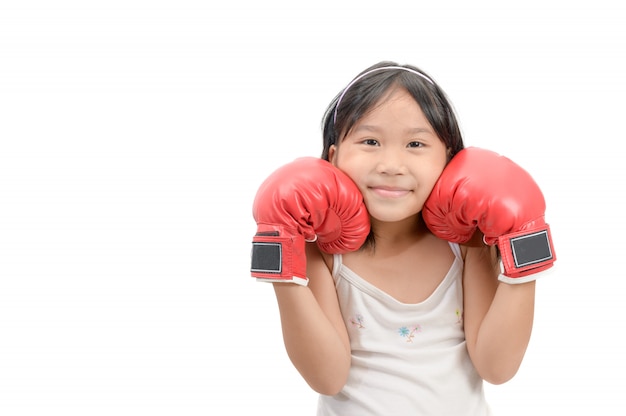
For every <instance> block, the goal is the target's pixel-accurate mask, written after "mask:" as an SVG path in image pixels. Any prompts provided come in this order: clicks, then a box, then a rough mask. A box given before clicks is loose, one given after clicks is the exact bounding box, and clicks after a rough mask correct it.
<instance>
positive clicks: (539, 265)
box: [422, 147, 556, 283]
mask: <svg viewBox="0 0 626 416" xmlns="http://www.w3.org/2000/svg"><path fill="white" fill-rule="evenodd" d="M545 210H546V203H545V200H544V197H543V194H542V193H541V190H540V189H539V187H538V186H537V184H536V183H535V181H534V180H533V178H532V177H531V176H530V175H529V174H528V172H526V171H525V170H524V169H522V168H521V167H520V166H518V165H516V164H515V163H513V162H512V161H511V160H509V159H507V158H506V157H504V156H501V155H499V154H497V153H494V152H492V151H489V150H484V149H479V148H473V147H470V148H467V149H464V150H461V151H460V152H459V153H458V154H456V155H455V156H454V158H452V160H451V161H450V163H448V165H447V166H446V168H445V169H444V171H443V173H442V174H441V176H440V177H439V180H438V181H437V183H436V184H435V187H434V188H433V190H432V192H431V194H430V196H429V197H428V200H427V201H426V203H425V204H424V209H423V211H422V215H423V217H424V221H425V222H426V224H427V225H428V227H429V228H430V230H431V231H432V232H433V233H434V234H435V235H436V236H438V237H439V238H442V239H445V240H448V241H452V242H457V243H465V242H467V241H468V240H470V238H471V237H472V235H473V234H474V232H475V231H476V228H478V229H480V231H481V232H482V233H483V234H484V240H485V243H487V244H489V245H494V244H497V245H498V248H499V249H500V254H501V257H502V264H503V266H504V276H500V280H502V281H504V282H507V283H523V282H527V281H530V280H534V279H535V278H536V276H534V274H535V273H537V272H540V271H542V270H545V269H548V268H550V267H552V265H553V263H554V261H555V260H556V254H555V253H554V249H553V246H552V236H551V234H550V227H549V226H548V224H546V222H545V219H544V214H545Z"/></svg>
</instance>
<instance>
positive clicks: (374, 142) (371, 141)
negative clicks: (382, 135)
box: [361, 139, 378, 146]
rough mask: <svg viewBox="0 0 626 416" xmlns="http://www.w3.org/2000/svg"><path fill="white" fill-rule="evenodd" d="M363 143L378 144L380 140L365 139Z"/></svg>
mask: <svg viewBox="0 0 626 416" xmlns="http://www.w3.org/2000/svg"><path fill="white" fill-rule="evenodd" d="M361 143H363V144H366V145H368V146H378V140H376V139H365V140H363V141H362V142H361Z"/></svg>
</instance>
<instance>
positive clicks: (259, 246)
mask: <svg viewBox="0 0 626 416" xmlns="http://www.w3.org/2000/svg"><path fill="white" fill-rule="evenodd" d="M282 264H283V247H282V244H280V243H262V242H253V243H252V267H251V269H250V271H251V272H256V273H271V274H280V273H282Z"/></svg>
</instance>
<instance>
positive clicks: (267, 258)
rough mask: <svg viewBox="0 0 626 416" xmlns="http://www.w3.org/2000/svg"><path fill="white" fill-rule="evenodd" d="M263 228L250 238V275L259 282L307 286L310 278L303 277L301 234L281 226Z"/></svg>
mask: <svg viewBox="0 0 626 416" xmlns="http://www.w3.org/2000/svg"><path fill="white" fill-rule="evenodd" d="M263 228H265V229H264V230H262V231H261V230H259V231H257V234H256V235H255V236H254V238H253V239H252V262H251V267H250V273H251V275H252V277H254V278H256V280H257V281H260V282H272V283H281V282H285V283H296V284H299V285H303V286H306V285H307V284H308V282H309V279H307V277H306V254H305V249H304V247H305V243H304V237H302V236H301V235H298V234H297V233H290V232H286V230H285V229H284V228H283V227H263ZM268 228H271V229H268Z"/></svg>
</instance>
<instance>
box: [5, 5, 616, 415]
mask: <svg viewBox="0 0 626 416" xmlns="http://www.w3.org/2000/svg"><path fill="white" fill-rule="evenodd" d="M364 4H371V5H368V6H365V5H364ZM505 4H506V5H505ZM517 4H519V5H517ZM620 4H621V3H619V2H609V1H602V0H600V1H594V2H578V1H572V2H567V3H562V2H550V1H547V0H543V1H527V2H523V3H508V2H495V1H494V2H481V1H478V2H456V3H455V2H447V1H441V2H435V1H428V2H426V1H415V0H413V1H388V2H375V3H368V2H360V1H359V2H357V1H345V2H342V1H316V2H305V3H301V2H275V1H263V2H254V1H246V2H241V1H240V2H238V1H233V2H224V1H217V2H206V1H186V0H178V1H166V0H161V1H159V0H156V1H136V0H125V1H112V0H109V1H78V0H77V1H54V2H52V1H50V2H48V1H38V2H33V1H2V2H0V414H1V415H3V416H5V415H6V416H12V415H48V414H63V415H67V416H69V415H151V416H156V415H190V416H191V415H218V414H219V415H222V414H224V415H226V414H228V415H230V414H232V415H239V414H246V413H247V414H250V413H252V412H253V413H252V414H257V412H263V414H265V413H266V412H267V413H268V414H270V413H271V414H277V415H291V414H298V415H305V414H314V409H315V401H316V395H315V393H313V392H312V391H311V390H310V389H309V388H308V386H307V385H306V384H305V383H304V382H303V381H302V379H301V378H300V376H299V375H298V374H297V373H296V372H295V370H294V369H293V368H292V366H291V364H290V363H289V361H288V359H287V357H286V354H285V352H284V348H283V345H282V338H281V333H280V327H279V321H278V315H277V310H276V305H275V300H274V296H273V292H272V289H271V287H270V286H268V285H265V284H261V283H257V282H254V281H253V280H252V279H251V278H250V275H249V253H250V241H251V238H252V235H253V234H254V232H255V224H254V221H253V219H252V216H251V204H252V199H253V197H254V193H255V191H256V188H257V186H258V185H259V184H260V182H261V181H262V179H264V178H265V176H266V175H267V174H269V173H270V172H271V171H272V170H274V169H275V168H277V167H278V166H279V165H281V164H282V163H286V162H288V161H290V160H292V159H294V158H296V157H299V156H303V155H310V156H318V155H319V153H320V151H321V133H320V121H321V118H322V114H323V111H324V110H325V108H326V105H327V104H328V103H329V102H330V100H331V99H332V97H333V96H334V95H335V94H336V93H337V92H339V90H340V89H342V88H343V87H344V86H345V85H346V84H347V83H348V82H349V81H350V80H351V79H352V77H353V76H355V75H356V74H357V73H358V72H359V71H361V70H362V69H364V68H365V67H367V66H369V65H371V64H373V63H375V62H378V61H380V60H388V59H390V60H395V61H397V62H399V63H411V64H414V65H417V66H419V67H420V68H422V69H424V70H425V71H427V72H428V73H430V74H431V75H432V76H433V78H434V79H435V80H436V81H438V82H439V83H440V84H441V85H442V86H443V88H444V90H446V92H447V93H448V95H449V96H450V98H451V100H452V102H453V103H454V105H455V107H456V110H457V112H458V115H459V118H460V121H461V126H462V129H463V132H464V134H465V140H466V144H467V145H474V146H480V147H486V148H490V149H492V150H496V151H498V152H500V153H503V154H506V155H507V156H509V157H510V158H512V159H513V160H515V161H517V162H518V163H519V164H521V165H522V166H524V167H525V168H526V169H527V170H528V171H529V172H531V174H532V175H533V176H534V177H535V179H536V180H537V182H538V183H539V184H540V186H541V187H542V189H543V191H544V194H545V196H546V199H547V202H548V210H547V212H546V216H547V220H548V222H549V223H550V224H551V226H552V232H553V238H554V244H555V247H556V253H557V256H558V261H557V265H556V266H555V268H554V270H553V273H552V274H551V275H550V276H547V277H545V278H544V279H542V280H540V281H539V282H538V293H537V311H536V324H535V331H534V333H533V338H532V340H531V345H530V347H529V350H528V353H527V356H526V359H525V361H524V363H523V365H522V368H521V370H520V371H519V373H518V375H517V376H516V378H514V379H513V380H512V381H510V382H509V383H507V384H504V385H501V386H491V385H487V394H488V397H489V400H490V401H491V403H492V406H493V408H494V410H495V411H496V414H499V415H507V416H508V415H528V414H544V413H545V414H548V413H553V414H568V413H570V412H574V411H576V412H580V413H583V414H584V413H589V412H593V414H603V415H618V414H624V412H626V405H625V399H624V396H623V395H624V383H623V375H624V371H626V359H625V358H624V351H625V347H626V342H625V341H624V340H623V338H624V337H623V335H622V333H623V332H624V328H625V318H624V317H625V316H626V312H625V307H624V301H623V299H624V295H623V293H624V290H623V286H624V283H623V281H624V266H623V263H622V261H621V260H622V259H623V258H624V249H623V245H622V236H623V235H624V232H625V231H626V230H625V226H624V219H623V214H622V213H623V193H624V189H625V187H624V184H623V179H622V178H623V176H624V173H625V169H624V164H625V162H624V156H625V153H624V150H623V142H624V139H625V138H626V137H625V133H624V126H623V121H624V107H625V106H624V96H625V94H626V82H625V81H624V74H625V73H626V64H625V60H624V51H625V50H626V30H625V25H624V21H625V17H626V11H625V10H624V9H623V7H624V6H622V5H620Z"/></svg>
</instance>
